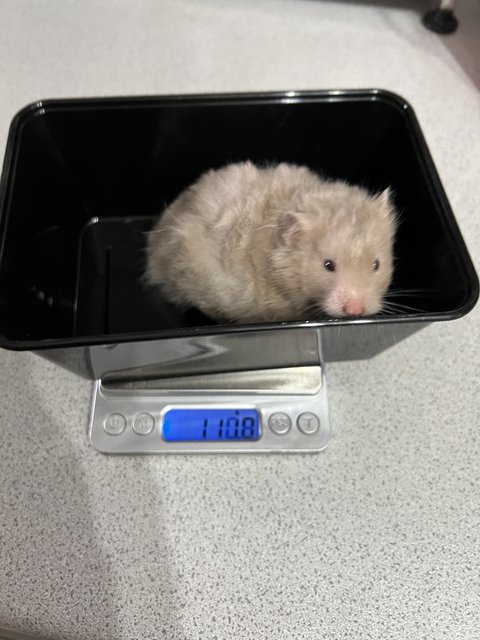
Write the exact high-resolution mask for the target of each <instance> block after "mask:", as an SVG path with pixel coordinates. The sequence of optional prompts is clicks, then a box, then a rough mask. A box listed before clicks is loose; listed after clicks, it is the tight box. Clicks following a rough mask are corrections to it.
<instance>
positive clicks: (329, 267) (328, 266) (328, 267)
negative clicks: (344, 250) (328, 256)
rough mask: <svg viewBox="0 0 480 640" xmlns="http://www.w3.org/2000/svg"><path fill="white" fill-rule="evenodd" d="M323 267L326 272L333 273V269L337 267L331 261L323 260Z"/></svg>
mask: <svg viewBox="0 0 480 640" xmlns="http://www.w3.org/2000/svg"><path fill="white" fill-rule="evenodd" d="M323 266H324V267H325V269H326V270H327V271H335V269H336V268H337V265H336V264H335V262H334V261H333V260H324V261H323Z"/></svg>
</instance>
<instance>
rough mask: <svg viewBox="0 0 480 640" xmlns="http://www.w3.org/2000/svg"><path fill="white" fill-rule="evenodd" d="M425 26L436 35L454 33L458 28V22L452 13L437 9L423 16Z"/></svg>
mask: <svg viewBox="0 0 480 640" xmlns="http://www.w3.org/2000/svg"><path fill="white" fill-rule="evenodd" d="M423 24H424V25H425V26H426V27H427V29H430V31H435V33H442V34H445V33H453V32H454V31H456V29H457V27H458V20H457V19H456V17H455V16H454V15H453V12H452V11H448V10H445V9H435V10H434V11H429V12H428V13H426V14H425V15H424V16H423Z"/></svg>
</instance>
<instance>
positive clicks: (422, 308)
mask: <svg viewBox="0 0 480 640" xmlns="http://www.w3.org/2000/svg"><path fill="white" fill-rule="evenodd" d="M247 159H249V160H252V161H254V162H258V163H271V162H277V161H286V162H294V163H297V164H306V165H308V166H309V167H311V168H312V169H314V170H316V171H318V172H320V173H322V174H324V175H327V176H329V177H331V178H341V179H346V180H348V181H350V182H352V183H356V184H360V185H363V186H365V187H367V188H369V189H371V190H372V191H378V190H380V189H384V188H385V187H386V186H388V185H391V186H392V188H393V191H394V196H395V203H396V206H397V208H398V209H399V210H400V212H401V225H400V228H399V230H398V234H397V241H396V248H395V253H396V258H397V266H396V271H395V277H394V282H393V288H394V289H401V290H415V293H405V294H404V295H403V296H400V297H399V298H396V299H395V301H396V302H398V303H400V304H403V305H406V307H410V308H412V310H407V311H406V312H405V313H403V312H401V313H398V314H396V315H385V314H379V315H378V316H376V317H374V318H368V319H359V320H330V319H327V318H325V319H322V320H319V321H315V322H309V323H307V322H306V323H286V324H285V323H276V324H264V325H249V326H245V325H243V326H233V325H229V326H219V325H216V324H215V323H213V322H212V321H211V320H209V319H208V318H205V317H203V316H201V315H200V314H197V313H194V312H192V313H187V314H186V315H180V314H179V313H178V312H177V311H175V310H173V309H172V308H171V307H169V306H168V305H166V304H164V303H162V302H161V301H159V300H155V299H153V298H152V297H151V295H150V294H149V292H148V291H146V290H145V289H144V288H143V287H142V285H141V282H140V277H141V274H142V269H143V259H144V258H143V249H144V245H145V232H146V231H148V229H149V228H150V227H151V225H152V223H153V221H154V219H155V217H156V216H157V215H158V214H159V213H160V212H161V210H162V209H163V207H164V206H165V205H166V204H167V203H169V202H170V201H172V200H173V199H174V198H175V197H176V195H177V194H178V193H179V192H180V191H181V190H182V189H184V188H185V187H186V186H187V185H189V184H190V183H192V182H193V181H194V180H196V179H197V178H198V176H199V175H200V174H201V173H202V172H203V171H205V170H207V169H210V168H212V167H219V166H222V165H225V164H227V163H229V162H235V161H241V160H247ZM0 242H1V244H0V334H1V335H0V346H2V347H5V348H7V349H29V350H34V351H39V352H40V353H42V355H44V356H46V357H48V358H51V359H53V360H56V361H58V362H60V363H61V364H64V365H65V366H67V367H69V368H71V369H73V370H75V371H77V372H79V373H82V374H84V375H87V376H90V377H97V376H99V375H101V374H102V373H105V371H107V370H109V368H110V369H111V368H112V367H113V366H117V368H119V369H121V368H122V367H123V364H122V362H117V364H116V365H112V364H109V365H102V367H100V368H99V367H96V366H95V365H93V364H92V361H95V357H93V358H92V351H91V347H93V346H94V345H107V346H106V347H101V349H104V351H105V353H107V352H108V351H109V350H110V351H111V349H112V346H113V345H120V344H123V345H125V344H126V343H128V344H134V343H136V342H138V341H143V342H147V343H148V342H152V348H153V345H155V349H157V350H158V349H159V351H160V352H161V351H162V345H167V343H168V344H170V345H177V346H178V345H181V342H179V340H181V339H186V340H187V341H188V343H189V344H190V345H192V344H193V342H192V341H194V342H195V341H196V342H195V344H197V346H198V345H200V344H201V343H202V336H203V337H205V338H208V339H207V340H206V342H208V343H209V344H210V345H211V344H212V339H213V337H215V339H216V340H217V341H219V343H222V344H226V343H233V342H235V344H236V345H240V346H237V347H235V349H236V350H237V355H238V368H245V367H248V366H252V365H251V361H250V360H249V359H248V358H246V357H245V358H244V360H242V355H241V354H242V353H244V351H245V350H244V349H243V348H242V336H244V337H246V334H251V333H252V332H254V334H255V336H257V337H259V339H260V340H262V339H265V340H266V343H267V342H269V341H271V344H272V348H273V349H274V347H275V344H277V345H278V350H279V352H281V351H282V345H283V344H284V340H283V338H287V336H288V337H291V336H294V334H295V332H296V331H301V332H303V334H305V332H306V331H307V332H308V331H312V330H315V331H317V332H318V331H319V332H320V333H321V335H322V342H323V350H324V355H325V359H326V360H335V359H336V360H339V359H356V358H362V357H368V356H371V355H373V354H375V353H378V352H379V351H381V350H382V349H384V348H386V347H388V346H390V345H391V344H393V343H395V342H398V340H399V339H401V338H402V337H404V336H406V335H409V334H411V333H412V332H413V331H416V330H417V329H418V328H421V327H422V326H425V325H426V324H427V323H430V322H432V321H439V320H450V319H453V318H458V317H460V316H462V315H464V314H465V313H467V312H468V311H469V310H470V309H471V308H472V307H473V306H474V304H475V302H476V300H477V297H478V280H477V277H476V274H475V271H474V269H473V266H472V263H471V260H470V258H469V256H468V253H467V251H466V248H465V245H464V243H463V240H462V238H461V235H460V233H459V230H458V227H457V225H456V223H455V220H454V217H453V214H452V211H451V209H450V206H449V204H448V202H447V199H446V196H445V193H444V191H443V188H442V186H441V184H440V181H439V178H438V175H437V173H436V171H435V168H434V165H433V162H432V160H431V157H430V154H429V152H428V149H427V146H426V144H425V141H424V139H423V136H422V133H421V131H420V128H419V125H418V123H417V120H416V118H415V115H414V113H413V110H412V108H411V107H410V106H409V105H408V104H407V103H406V102H405V101H404V100H403V99H402V98H400V97H399V96H396V95H394V94H391V93H388V92H384V91H379V90H368V91H322V92H287V93H267V94H265V93H264V94H242V95H231V94H230V95H210V96H168V97H146V98H111V99H80V100H47V101H42V102H38V103H36V104H33V105H30V106H28V107H26V108H25V109H23V110H22V111H21V112H20V113H19V114H18V115H17V116H16V117H15V118H14V120H13V123H12V125H11V129H10V134H9V138H8V143H7V150H6V157H5V163H4V169H3V176H2V182H1V191H0ZM306 320H308V319H306ZM279 332H280V333H279ZM292 332H293V333H292ZM229 336H230V338H231V339H230V338H229ZM251 337H252V336H251ZM172 340H173V341H174V342H172ZM214 341H215V340H214ZM232 341H233V342H232ZM247 342H248V341H246V342H245V343H244V344H246V343H247ZM266 343H265V344H266ZM108 345H110V347H109V346H108ZM202 348H203V347H202ZM225 348H227V347H225ZM235 349H234V351H235ZM180 350H181V349H180ZM138 353H139V352H138V349H137V355H138ZM132 354H134V351H132ZM296 357H297V356H292V358H287V360H288V361H290V360H291V359H293V360H294V359H295V358H296ZM298 357H300V358H301V359H305V358H306V359H307V360H308V355H307V356H305V358H303V356H302V355H301V354H299V356H298ZM135 358H136V356H135V355H130V356H129V358H128V362H129V367H134V366H136V365H137V364H138V366H141V365H142V364H143V363H142V362H141V359H142V356H140V355H138V361H137V360H136V359H135ZM187 359H188V355H187ZM267 359H268V358H267ZM280 359H281V358H280ZM162 360H163V358H162V357H161V356H160V357H159V358H158V359H157V361H158V362H161V361H162ZM207 360H208V359H207ZM217 360H218V358H217ZM209 362H211V364H212V370H213V369H215V365H214V363H213V361H209ZM267 364H268V363H267V362H265V366H267ZM225 366H226V365H225ZM228 366H229V367H231V366H232V362H231V360H230V362H229V364H228ZM234 366H235V365H234ZM256 366H261V363H260V364H259V363H258V362H257V365H256ZM105 367H106V368H105ZM167 368H168V367H167ZM216 368H217V369H221V368H222V366H221V365H218V367H216ZM159 375H161V372H160V373H159Z"/></svg>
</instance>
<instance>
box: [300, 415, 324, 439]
mask: <svg viewBox="0 0 480 640" xmlns="http://www.w3.org/2000/svg"><path fill="white" fill-rule="evenodd" d="M319 426H320V420H319V419H318V416H317V415H315V414H314V413H310V412H308V411H306V412H305V413H301V414H300V415H299V416H298V418H297V427H298V428H299V429H300V431H302V432H303V433H305V434H306V435H307V436H311V435H312V434H314V433H316V432H317V431H318V428H319Z"/></svg>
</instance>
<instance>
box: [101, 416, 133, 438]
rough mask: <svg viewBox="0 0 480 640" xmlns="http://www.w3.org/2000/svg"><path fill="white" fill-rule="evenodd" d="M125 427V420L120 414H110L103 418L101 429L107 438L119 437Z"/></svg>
mask: <svg viewBox="0 0 480 640" xmlns="http://www.w3.org/2000/svg"><path fill="white" fill-rule="evenodd" d="M126 426H127V419H126V418H125V416H124V415H122V414H121V413H111V414H110V415H108V416H107V417H106V418H105V422H104V423H103V428H104V429H105V432H106V433H108V435H109V436H119V435H120V434H121V433H123V432H124V430H125V427H126Z"/></svg>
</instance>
